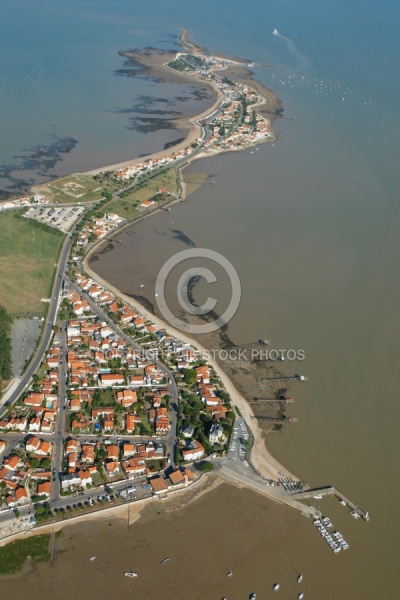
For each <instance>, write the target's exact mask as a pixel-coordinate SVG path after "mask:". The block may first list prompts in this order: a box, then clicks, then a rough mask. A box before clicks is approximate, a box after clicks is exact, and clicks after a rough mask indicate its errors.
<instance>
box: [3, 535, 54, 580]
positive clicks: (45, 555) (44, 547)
mask: <svg viewBox="0 0 400 600" xmlns="http://www.w3.org/2000/svg"><path fill="white" fill-rule="evenodd" d="M49 541H50V535H35V536H33V537H30V538H28V539H23V540H16V541H15V542H10V543H9V544H7V545H6V546H3V548H0V575H10V574H11V573H17V572H18V571H20V570H21V569H22V567H23V566H24V564H25V561H26V559H27V558H28V556H30V557H31V559H32V561H33V562H35V563H37V562H43V561H44V560H48V559H49V558H50V553H49Z"/></svg>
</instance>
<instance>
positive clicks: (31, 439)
mask: <svg viewBox="0 0 400 600" xmlns="http://www.w3.org/2000/svg"><path fill="white" fill-rule="evenodd" d="M6 445H7V444H6V442H5V441H4V440H0V454H3V452H4V451H5V449H6ZM51 456H52V444H51V443H50V442H48V441H47V440H43V439H40V438H38V437H36V436H33V435H32V436H28V437H27V438H26V439H25V440H24V443H23V447H21V445H20V447H19V448H18V451H12V452H11V453H10V454H9V455H8V456H5V457H4V459H3V460H2V461H1V464H0V488H1V492H0V505H1V504H2V503H3V504H4V505H5V506H6V507H7V508H10V509H12V508H16V507H18V506H23V505H24V504H28V503H29V501H30V499H31V498H38V497H40V499H47V498H48V497H49V496H50V490H51V469H50V465H51Z"/></svg>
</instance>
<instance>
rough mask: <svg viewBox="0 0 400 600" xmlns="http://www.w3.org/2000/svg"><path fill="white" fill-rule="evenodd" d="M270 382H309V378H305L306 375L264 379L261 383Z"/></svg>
mask: <svg viewBox="0 0 400 600" xmlns="http://www.w3.org/2000/svg"><path fill="white" fill-rule="evenodd" d="M269 381H308V377H304V375H291V376H288V377H263V378H262V379H260V382H261V383H268V382H269Z"/></svg>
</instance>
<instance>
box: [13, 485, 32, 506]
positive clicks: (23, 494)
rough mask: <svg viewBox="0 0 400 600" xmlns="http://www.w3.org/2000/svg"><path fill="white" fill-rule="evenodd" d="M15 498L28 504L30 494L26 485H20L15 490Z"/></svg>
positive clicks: (20, 502) (18, 501) (19, 502)
mask: <svg viewBox="0 0 400 600" xmlns="http://www.w3.org/2000/svg"><path fill="white" fill-rule="evenodd" d="M14 496H15V500H16V501H17V503H18V504H27V503H28V502H29V496H28V493H27V491H26V489H25V488H24V487H19V488H17V489H16V490H15V492H14Z"/></svg>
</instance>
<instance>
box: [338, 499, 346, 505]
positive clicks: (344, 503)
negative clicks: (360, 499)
mask: <svg viewBox="0 0 400 600" xmlns="http://www.w3.org/2000/svg"><path fill="white" fill-rule="evenodd" d="M339 502H340V504H341V505H342V506H347V504H346V502H345V501H344V500H339Z"/></svg>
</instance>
